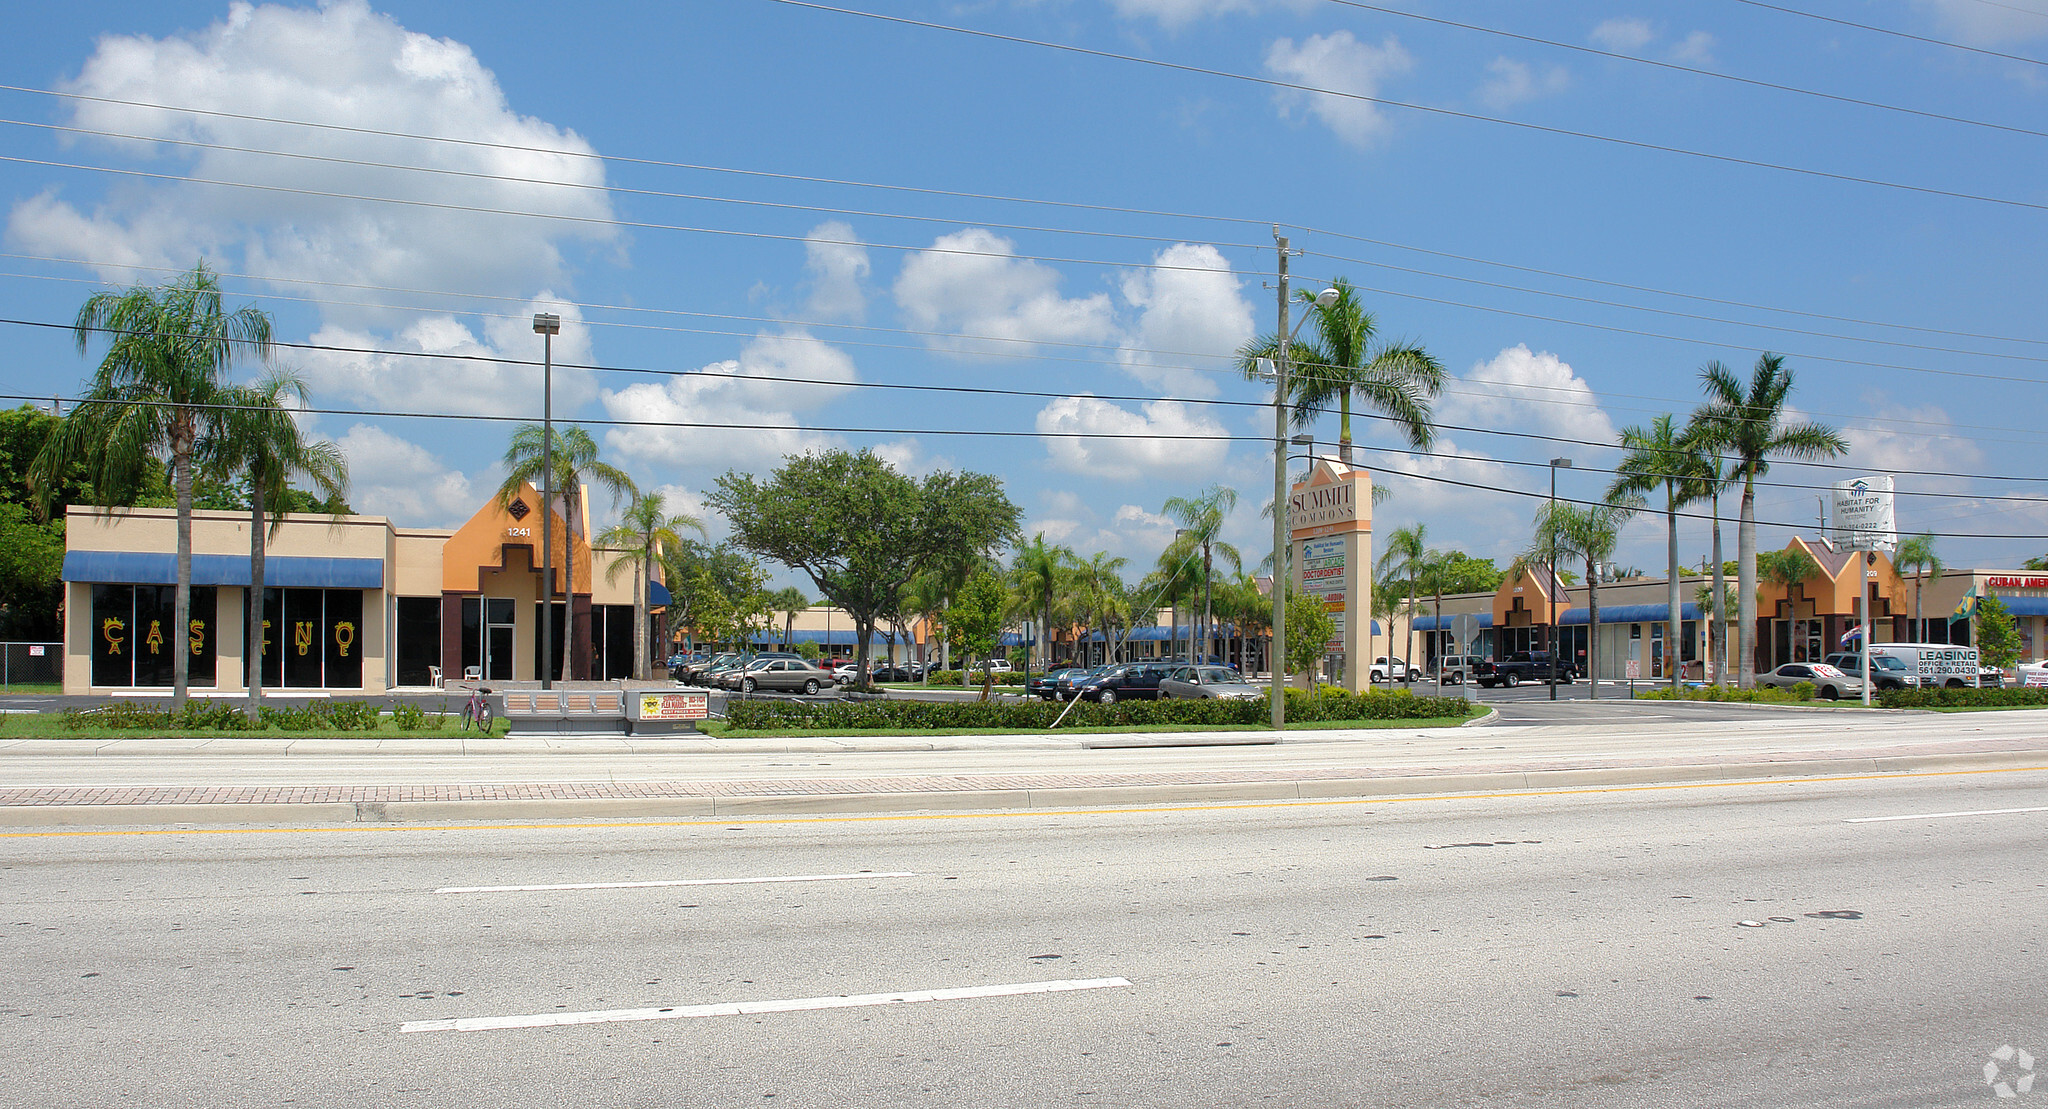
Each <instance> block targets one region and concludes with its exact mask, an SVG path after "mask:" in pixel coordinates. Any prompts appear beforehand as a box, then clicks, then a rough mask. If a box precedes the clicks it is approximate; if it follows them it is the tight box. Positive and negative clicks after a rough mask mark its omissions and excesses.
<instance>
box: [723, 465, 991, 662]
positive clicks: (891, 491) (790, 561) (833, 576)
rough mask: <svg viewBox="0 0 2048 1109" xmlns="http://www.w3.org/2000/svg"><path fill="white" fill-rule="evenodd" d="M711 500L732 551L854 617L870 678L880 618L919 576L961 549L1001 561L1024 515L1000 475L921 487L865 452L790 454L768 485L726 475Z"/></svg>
mask: <svg viewBox="0 0 2048 1109" xmlns="http://www.w3.org/2000/svg"><path fill="white" fill-rule="evenodd" d="M704 500H705V503H706V504H709V505H711V506H712V507H713V508H716V509H717V510H718V511H720V512H722V513H724V514H725V517H726V519H727V520H728V521H730V522H731V524H732V541H733V544H734V545H735V546H737V547H739V548H740V549H742V550H746V551H749V552H752V553H754V554H757V555H759V556H761V557H763V558H766V559H771V560H773V561H775V562H780V563H782V564H783V565H785V566H788V567H790V568H791V569H794V570H799V571H802V572H803V573H804V574H805V575H806V576H808V577H809V578H810V579H811V582H812V584H814V585H816V586H817V588H818V592H819V593H821V594H823V595H824V597H825V598H826V599H827V600H830V601H831V602H832V603H833V604H836V605H838V606H839V607H840V608H841V609H843V610H844V611H845V612H846V614H847V615H848V616H849V617H851V618H852V620H853V624H854V635H855V642H856V651H857V652H858V654H857V657H858V661H859V664H860V672H861V673H863V674H865V673H867V662H868V644H869V640H870V639H872V638H873V636H874V628H875V620H876V618H877V617H878V616H880V615H882V614H885V613H888V612H891V611H893V610H894V609H895V608H896V607H897V604H898V602H899V598H900V597H901V595H902V591H903V588H904V586H906V585H908V584H909V583H910V580H911V579H912V578H914V577H916V576H917V574H918V573H919V572H921V571H923V570H925V569H927V568H932V567H936V566H939V565H941V564H944V563H946V562H948V561H949V560H952V559H954V558H956V557H957V556H958V555H960V554H962V553H971V554H973V555H976V556H981V557H986V556H992V555H994V554H995V553H996V552H997V551H1000V550H1002V549H1004V548H1005V547H1007V546H1008V545H1009V544H1010V542H1011V541H1012V540H1013V539H1015V538H1016V536H1017V528H1018V521H1019V519H1020V518H1021V516H1022V513H1021V512H1020V511H1019V510H1018V508H1017V506H1016V505H1014V504H1012V503H1011V502H1010V498H1009V497H1008V496H1007V495H1006V494H1005V493H1004V492H1003V486H1002V482H1001V481H1000V480H998V479H996V478H994V477H991V476H989V475H986V474H976V473H952V472H949V471H937V472H934V473H932V474H928V475H926V476H925V478H924V479H923V480H922V481H917V480H913V479H911V478H909V477H906V476H904V475H903V474H900V473H898V472H897V471H896V469H895V468H894V467H893V466H890V465H889V464H888V463H887V462H885V461H883V460H882V459H881V458H880V457H879V456H878V455H876V454H875V453H874V452H873V451H867V450H863V451H859V452H852V451H844V450H832V451H820V452H816V453H812V454H804V455H790V456H788V457H786V458H785V459H784V460H783V465H782V466H781V467H779V468H778V469H776V470H775V472H774V473H773V474H771V475H770V476H769V478H768V479H767V480H765V481H763V480H760V479H757V478H755V477H754V476H753V475H751V474H742V473H739V472H737V471H731V470H729V471H727V472H726V473H725V474H724V475H722V476H720V477H719V479H718V482H717V488H716V489H714V490H711V491H708V492H706V493H705V495H704Z"/></svg>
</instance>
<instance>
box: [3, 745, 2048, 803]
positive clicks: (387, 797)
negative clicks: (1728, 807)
mask: <svg viewBox="0 0 2048 1109" xmlns="http://www.w3.org/2000/svg"><path fill="white" fill-rule="evenodd" d="M2038 744H2039V741H2032V742H2027V741H2007V740H1989V741H1966V742H1961V743H1955V742H1951V743H1937V744H1924V745H1923V744H1912V745H1905V746H1901V747H1895V748H1886V749H1883V750H1880V751H1872V750H1870V749H1867V748H1862V749H1851V748H1844V749H1839V750H1798V751H1773V752H1744V753H1742V754H1740V755H1736V756H1731V757H1727V758H1712V757H1708V758H1699V757H1690V758H1688V757H1671V756H1666V757H1654V756H1653V757H1630V758H1612V757H1610V758H1573V759H1560V760H1555V761H1550V762H1541V763H1536V762H1528V761H1523V762H1507V761H1497V762H1483V763H1482V762H1474V763H1456V764H1443V765H1434V766H1417V765H1413V764H1408V765H1402V766H1398V767H1371V766H1360V765H1356V764H1354V765H1348V766H1329V767H1296V768H1277V769H1261V768H1256V767H1237V768H1231V769H1227V770H1178V771H1158V772H1116V771H1108V772H1100V773H1078V774H1076V773H1066V774H924V775H903V776H893V777H885V778H758V779H738V780H720V779H699V780H687V781H686V780H677V781H657V782H562V783H549V782H521V783H506V784H499V785H382V786H373V785H280V786H232V785H203V786H32V787H27V788H0V807H32V806H39V805H252V804H323V803H324V804H333V803H337V802H357V801H360V802H380V801H381V802H403V801H524V800H531V799H537V798H538V799H564V800H609V799H621V800H636V799H660V798H691V797H712V798H717V797H791V796H796V797H802V796H834V795H855V794H892V793H949V792H969V791H994V790H1030V789H1091V788H1100V787H1111V788H1114V787H1117V786H1161V785H1168V786H1170V785H1214V784H1231V783H1246V782H1310V781H1355V780H1371V779H1375V778H1405V777H1419V776H1424V775H1430V774H1497V773H1517V772H1540V771H1547V770H1602V769H1614V768H1620V767H1689V766H1699V767H1712V766H1723V765H1728V764H1730V763H1739V764H1745V765H1746V764H1761V763H1774V762H1795V763H1796V762H1810V761H1828V760H1840V759H1876V758H1899V757H1911V756H1915V755H1932V754H1951V755H1952V754H1961V753H1976V752H2004V751H2012V752H2014V753H2019V752H2031V751H2032V750H2034V749H2035V748H2037V747H2038Z"/></svg>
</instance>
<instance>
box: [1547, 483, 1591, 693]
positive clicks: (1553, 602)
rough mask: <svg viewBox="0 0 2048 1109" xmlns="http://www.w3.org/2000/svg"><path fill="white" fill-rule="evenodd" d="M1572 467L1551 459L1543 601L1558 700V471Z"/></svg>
mask: <svg viewBox="0 0 2048 1109" xmlns="http://www.w3.org/2000/svg"><path fill="white" fill-rule="evenodd" d="M1571 468H1572V460H1571V459H1569V458H1553V459H1551V460H1550V529H1549V530H1550V565H1549V567H1548V572H1549V574H1550V580H1549V581H1547V582H1544V583H1543V603H1544V604H1546V605H1548V606H1549V607H1550V613H1549V616H1550V618H1549V619H1548V620H1545V621H1544V622H1543V632H1544V635H1545V636H1547V637H1548V638H1549V640H1550V699H1551V700H1553V701H1555V700H1557V646H1558V644H1557V640H1558V634H1557V598H1556V597H1555V596H1553V595H1552V592H1551V591H1552V590H1554V589H1556V588H1557V472H1558V471H1559V470H1569V469H1571ZM1586 634H1587V635H1588V636H1591V635H1595V634H1598V629H1596V628H1594V627H1593V626H1592V625H1591V624H1590V623H1589V624H1587V625H1586ZM1586 679H1587V680H1588V681H1594V680H1597V679H1595V678H1594V677H1593V675H1591V674H1588V675H1586Z"/></svg>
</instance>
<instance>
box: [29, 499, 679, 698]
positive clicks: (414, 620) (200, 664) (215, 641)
mask: <svg viewBox="0 0 2048 1109" xmlns="http://www.w3.org/2000/svg"><path fill="white" fill-rule="evenodd" d="M540 503H541V498H540V494H539V492H538V491H537V490H535V489H534V488H533V487H532V486H530V485H529V486H527V487H525V489H524V490H523V492H522V493H521V495H520V496H519V497H518V498H517V499H515V500H513V501H512V502H511V503H510V504H508V505H505V506H503V507H501V506H499V505H498V504H497V503H496V502H495V501H493V502H491V503H489V504H486V505H485V506H484V507H483V508H481V509H479V510H478V511H477V513H476V515H474V516H472V517H470V519H469V522H468V523H465V524H463V525H462V526H461V527H459V528H456V529H454V530H453V531H448V530H440V529H428V528H403V527H398V526H396V525H394V524H393V523H391V521H389V520H387V519H384V518H383V517H378V516H344V517H329V516H323V515H310V514H294V515H291V516H288V517H286V518H285V521H284V523H283V525H282V526H281V528H280V530H279V531H278V532H277V534H276V535H274V536H273V537H272V538H271V539H270V541H269V542H268V543H267V545H266V546H265V555H264V564H263V590H262V605H263V628H264V634H263V646H262V657H263V666H264V672H263V684H264V687H265V688H266V689H287V690H289V689H304V690H336V691H344V690H345V691H352V692H365V693H381V692H384V691H386V690H389V689H393V688H396V687H400V686H431V685H434V684H436V682H437V680H439V679H444V678H457V677H460V676H462V675H464V674H466V673H475V674H477V675H479V676H481V677H484V678H488V679H491V680H496V681H506V680H513V679H515V678H516V679H532V678H537V677H539V676H540V658H541V649H540V622H541V621H540V598H541V592H542V589H541V563H542V559H541V557H540V544H541V534H542V530H543V529H542V528H541V526H540V519H541V518H540V514H539V512H540V508H539V506H540ZM579 503H580V504H582V505H585V506H587V505H588V504H589V498H588V497H587V496H585V497H582V498H579ZM581 515H582V517H583V518H582V519H580V520H579V521H578V524H579V525H580V526H579V529H578V531H577V533H576V534H574V535H571V534H570V531H569V529H568V528H567V527H565V526H564V523H563V517H562V515H561V513H560V512H559V511H557V512H556V513H555V514H554V518H553V527H552V532H553V537H554V538H553V545H554V558H553V565H554V572H555V591H554V592H555V596H556V597H560V596H561V595H562V588H563V586H564V584H567V585H569V586H570V587H571V588H572V589H573V590H574V592H573V595H572V596H571V598H570V602H569V604H568V605H566V606H565V605H564V604H563V602H562V601H560V600H557V601H556V602H555V603H554V605H553V616H552V627H553V629H554V634H555V635H556V636H557V637H559V636H560V635H561V634H562V622H563V621H564V620H565V619H573V620H574V630H573V632H572V633H571V638H570V643H571V650H570V657H569V658H568V659H566V660H564V659H562V658H561V657H560V656H561V654H562V651H561V648H560V646H559V639H557V646H556V648H555V651H554V656H555V671H556V677H558V678H560V677H569V678H595V679H608V678H618V677H627V676H630V675H631V673H632V671H633V599H634V595H635V592H636V590H637V589H638V588H639V586H640V583H639V579H638V576H637V569H638V568H637V566H635V565H634V563H635V562H636V560H635V559H634V558H633V557H632V554H631V552H626V551H613V550H606V549H602V548H600V549H597V550H593V549H592V548H591V546H590V544H589V543H588V542H586V541H585V539H584V536H587V535H589V534H590V528H589V518H588V510H587V508H585V509H584V510H583V512H582V513H581ZM192 516H193V519H192V613H191V623H190V627H189V629H188V632H187V634H186V635H184V636H179V635H178V634H177V633H176V630H175V620H174V617H173V615H172V604H173V602H174V599H175V592H176V582H177V576H176V570H177V565H176V555H175V553H174V552H175V551H176V550H177V514H176V513H175V512H173V511H172V510H170V509H154V508H113V509H109V508H100V507H95V506H79V505H74V506H72V507H71V508H70V509H69V510H68V511H67V513H66V516H65V520H66V525H65V544H66V546H65V555H64V589H65V594H64V596H65V617H64V651H65V660H64V661H65V666H64V691H65V692H66V693H110V692H117V691H122V690H132V689H138V688H151V687H168V686H169V685H170V684H171V676H172V668H173V665H174V656H173V655H172V653H171V652H173V651H177V650H185V651H187V652H189V654H190V660H191V661H190V681H191V685H192V688H194V689H196V690H207V689H212V690H215V691H218V692H221V693H236V692H246V691H247V688H248V686H247V682H246V679H245V675H246V673H247V669H246V665H247V663H246V660H247V658H248V656H249V644H248V643H247V642H246V639H247V635H246V630H245V629H247V627H248V616H247V613H248V605H249V603H250V600H251V597H252V593H253V591H252V589H251V588H250V584H251V579H250V573H251V571H250V558H249V523H250V521H249V515H248V513H246V512H204V511H195V512H194V513H193V514H192ZM616 563H624V565H622V566H620V567H619V568H618V570H617V571H616V572H614V570H613V566H614V564H616ZM565 570H567V571H568V573H566V574H565V572H564V571H565ZM657 573H658V571H657ZM651 594H652V596H651V598H650V603H651V606H652V607H653V608H654V609H656V610H659V609H660V608H661V607H662V606H665V605H666V604H667V603H668V600H669V597H668V591H667V590H666V589H664V588H662V585H661V583H660V582H659V581H658V580H657V581H655V582H654V583H653V584H652V588H651ZM650 619H653V617H650ZM653 632H654V629H652V628H650V629H649V635H648V637H647V642H648V643H649V644H650V646H649V650H650V651H658V650H659V649H660V647H659V646H658V645H659V643H660V637H659V636H657V635H655V634H653Z"/></svg>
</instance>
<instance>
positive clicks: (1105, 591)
mask: <svg viewBox="0 0 2048 1109" xmlns="http://www.w3.org/2000/svg"><path fill="white" fill-rule="evenodd" d="M1129 565H1130V560H1129V559H1127V558H1121V557H1118V558H1112V557H1110V554H1109V552H1108V551H1097V552H1095V553H1094V554H1093V555H1091V556H1089V559H1088V561H1086V562H1083V563H1080V564H1079V565H1078V566H1076V567H1075V570H1074V585H1075V592H1076V594H1077V599H1078V600H1079V601H1080V604H1081V610H1082V613H1083V616H1084V619H1085V620H1086V622H1087V623H1088V625H1089V626H1090V627H1092V628H1095V629H1096V630H1098V631H1100V632H1101V633H1102V660H1103V661H1104V662H1112V661H1114V660H1113V659H1111V658H1110V657H1109V648H1110V628H1111V626H1112V625H1113V624H1114V623H1116V622H1117V621H1119V620H1123V619H1127V618H1128V617H1127V615H1125V614H1126V612H1127V610H1128V607H1129V605H1128V601H1127V598H1126V590H1125V589H1124V579H1123V571H1124V567H1126V566H1129ZM1077 661H1078V660H1077Z"/></svg>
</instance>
